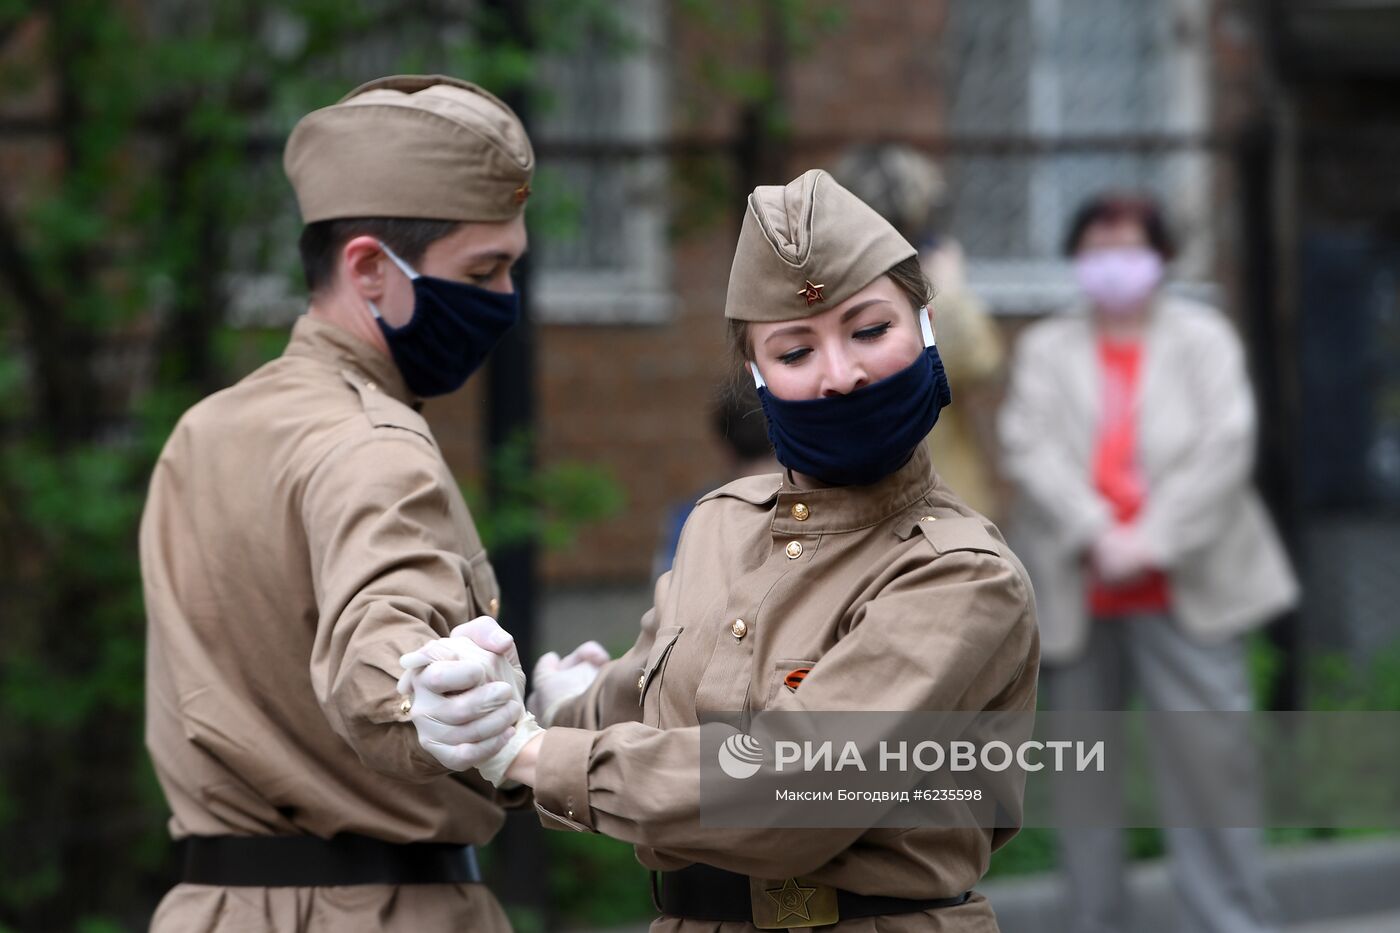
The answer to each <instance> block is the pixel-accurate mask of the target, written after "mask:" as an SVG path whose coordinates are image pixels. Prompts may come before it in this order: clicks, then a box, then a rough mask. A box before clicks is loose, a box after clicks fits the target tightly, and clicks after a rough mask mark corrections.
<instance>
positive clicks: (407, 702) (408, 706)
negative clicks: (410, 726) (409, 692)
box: [399, 697, 413, 716]
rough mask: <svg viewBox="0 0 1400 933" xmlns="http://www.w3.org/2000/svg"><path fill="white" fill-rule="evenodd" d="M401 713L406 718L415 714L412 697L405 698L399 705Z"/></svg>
mask: <svg viewBox="0 0 1400 933" xmlns="http://www.w3.org/2000/svg"><path fill="white" fill-rule="evenodd" d="M399 712H400V713H403V714H404V715H405V716H407V715H408V714H409V713H411V712H413V700H412V698H410V697H404V698H403V702H402V703H400V704H399Z"/></svg>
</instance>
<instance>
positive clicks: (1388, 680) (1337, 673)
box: [1308, 643, 1400, 711]
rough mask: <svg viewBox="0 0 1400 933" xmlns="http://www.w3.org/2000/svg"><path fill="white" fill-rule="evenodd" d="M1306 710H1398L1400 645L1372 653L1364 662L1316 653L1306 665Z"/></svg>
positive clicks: (1399, 705) (1399, 699)
mask: <svg viewBox="0 0 1400 933" xmlns="http://www.w3.org/2000/svg"><path fill="white" fill-rule="evenodd" d="M1308 694H1309V707H1310V708H1312V709H1320V710H1353V711H1355V710H1400V643H1396V644H1392V645H1390V646H1388V647H1386V648H1383V649H1381V650H1379V651H1375V652H1372V653H1371V655H1370V656H1369V658H1368V659H1367V660H1366V661H1365V662H1364V663H1360V664H1358V663H1356V662H1353V661H1349V660H1348V659H1347V658H1346V657H1344V656H1342V655H1339V654H1319V655H1317V656H1316V657H1314V658H1313V659H1312V662H1311V664H1310V665H1309V678H1308Z"/></svg>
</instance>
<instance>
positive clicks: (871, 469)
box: [749, 309, 953, 486]
mask: <svg viewBox="0 0 1400 933" xmlns="http://www.w3.org/2000/svg"><path fill="white" fill-rule="evenodd" d="M919 324H920V327H921V329H922V331H923V336H924V352H922V353H920V354H919V358H918V359H916V360H915V361H914V362H913V363H911V364H909V365H908V366H906V367H905V368H904V369H901V370H900V371H899V372H897V373H895V374H894V375H893V376H889V377H887V378H884V379H881V380H880V381H879V382H874V383H871V384H870V385H868V386H864V387H862V388H859V389H857V390H856V391H854V392H851V393H850V394H848V395H835V396H831V397H829V398H814V399H802V400H801V401H789V400H787V399H781V398H778V397H777V396H776V395H774V394H773V393H772V392H770V391H768V387H767V384H766V383H764V381H763V377H762V376H761V375H759V373H758V367H757V366H756V365H754V364H752V363H750V364H749V366H750V368H751V369H752V370H753V376H754V382H755V383H756V384H757V386H758V398H759V401H760V402H762V404H763V413H764V414H765V415H766V416H767V417H768V439H769V440H770V441H772V442H773V452H774V453H775V454H776V455H777V457H778V462H779V463H781V464H782V465H783V466H785V467H787V468H788V469H790V470H796V471H797V472H799V473H806V474H807V475H808V476H815V477H816V478H817V479H819V480H821V481H822V482H823V483H827V484H828V485H832V486H863V485H866V484H868V483H873V482H876V481H877V480H881V479H884V478H885V477H886V476H889V475H890V474H891V473H893V472H894V471H895V470H898V469H899V468H900V467H901V466H903V465H904V464H905V463H906V462H907V461H908V460H909V457H910V456H911V455H912V454H913V453H914V450H915V448H917V447H918V446H919V445H920V444H922V443H923V441H924V438H925V437H927V436H928V432H929V431H931V430H933V426H934V424H935V423H936V422H937V421H938V412H939V411H940V410H941V409H942V408H943V407H944V406H945V405H947V404H948V403H949V402H951V401H952V400H953V394H952V390H951V388H950V387H949V386H948V375H947V373H945V372H944V371H943V360H942V359H940V358H939V356H938V348H937V347H936V346H934V341H933V330H932V328H930V327H929V323H928V318H927V317H926V316H925V314H924V311H923V309H920V310H919Z"/></svg>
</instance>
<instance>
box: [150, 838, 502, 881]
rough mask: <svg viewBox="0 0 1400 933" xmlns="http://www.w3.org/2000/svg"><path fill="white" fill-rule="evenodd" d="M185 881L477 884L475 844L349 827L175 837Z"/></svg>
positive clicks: (182, 877) (477, 872)
mask: <svg viewBox="0 0 1400 933" xmlns="http://www.w3.org/2000/svg"><path fill="white" fill-rule="evenodd" d="M177 846H178V847H179V849H180V850H181V851H180V862H181V865H182V871H181V881H183V882H184V883H185V884H214V885H220V886H225V887H255V888H293V887H294V888H309V887H335V886H340V885H348V884H477V883H480V881H481V869H480V868H479V867H478V866H477V863H476V850H475V849H474V848H472V847H471V846H461V845H453V844H451V843H441V842H413V843H403V844H396V843H392V842H385V841H384V840H382V839H371V838H370V837H369V836H359V835H356V834H354V833H344V834H341V835H339V836H334V837H332V838H330V839H320V838H318V837H316V836H190V837H188V838H186V839H182V840H180V841H179V842H178V843H177Z"/></svg>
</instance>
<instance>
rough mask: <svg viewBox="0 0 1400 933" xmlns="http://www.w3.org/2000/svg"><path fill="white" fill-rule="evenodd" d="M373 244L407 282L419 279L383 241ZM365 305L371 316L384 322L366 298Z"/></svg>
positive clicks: (376, 306)
mask: <svg viewBox="0 0 1400 933" xmlns="http://www.w3.org/2000/svg"><path fill="white" fill-rule="evenodd" d="M375 242H376V243H378V244H379V248H380V249H382V250H384V255H385V256H388V257H389V261H390V262H392V263H393V264H394V265H396V266H398V267H399V271H400V272H402V273H403V274H404V275H406V276H408V280H409V281H410V282H412V281H413V280H414V279H416V278H418V277H419V273H418V271H417V270H416V269H414V268H413V267H412V266H410V265H409V264H408V263H406V262H404V261H403V260H402V259H400V258H399V256H398V254H397V253H395V252H394V251H393V250H391V249H390V248H389V244H387V243H385V242H384V241H383V240H375ZM365 304H367V305H369V313H370V314H373V315H374V316H375V317H376V318H378V319H379V320H381V321H382V320H384V315H382V314H380V313H379V306H378V305H376V304H375V303H374V302H373V301H370V300H369V299H368V298H366V299H365Z"/></svg>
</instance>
